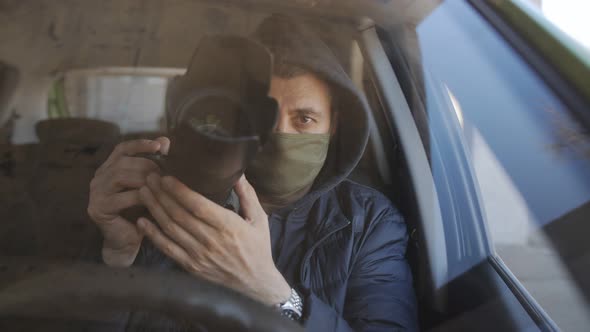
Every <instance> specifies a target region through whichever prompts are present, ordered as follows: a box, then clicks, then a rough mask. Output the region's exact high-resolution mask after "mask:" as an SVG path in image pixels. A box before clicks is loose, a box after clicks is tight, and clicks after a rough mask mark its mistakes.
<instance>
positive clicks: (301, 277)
mask: <svg viewBox="0 0 590 332" xmlns="http://www.w3.org/2000/svg"><path fill="white" fill-rule="evenodd" d="M350 224H351V222H350V220H348V219H346V224H342V225H339V226H338V227H335V228H334V229H332V230H330V232H328V233H326V235H324V236H322V237H321V238H320V239H319V241H317V242H316V243H314V245H313V246H311V248H309V250H308V251H307V252H306V253H305V256H303V264H301V271H299V280H301V282H303V280H304V275H303V271H306V269H307V265H308V264H309V260H310V259H311V255H312V254H313V251H314V250H316V249H317V248H318V247H319V246H320V245H321V244H322V243H323V242H324V241H326V239H328V238H329V237H330V236H332V235H333V234H335V233H336V232H339V231H341V230H343V229H345V228H346V227H347V226H348V225H350Z"/></svg>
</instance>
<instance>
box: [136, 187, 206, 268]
mask: <svg viewBox="0 0 590 332" xmlns="http://www.w3.org/2000/svg"><path fill="white" fill-rule="evenodd" d="M139 196H140V200H141V202H142V203H143V204H144V205H145V206H146V207H147V208H148V210H149V211H150V213H151V215H152V216H153V217H154V219H156V222H157V223H158V225H160V228H161V229H162V231H163V232H164V234H166V235H167V236H168V237H169V238H170V239H172V240H174V241H175V242H176V243H178V244H179V245H180V246H181V247H182V248H183V249H184V250H185V251H186V252H188V253H189V255H191V256H193V257H197V256H198V255H199V254H200V253H202V252H203V251H202V250H203V249H202V248H203V245H202V244H201V243H199V239H197V238H195V237H194V236H192V235H191V234H189V233H188V232H187V231H186V230H185V229H183V228H182V227H181V226H180V225H178V224H177V223H176V222H175V221H174V220H173V219H172V218H171V217H170V216H169V215H168V214H167V213H166V211H165V210H164V208H163V207H162V205H161V204H160V203H159V202H158V201H157V199H156V198H155V196H154V195H153V193H152V192H151V190H150V189H149V188H147V187H142V188H141V189H140V190H139ZM201 239H203V240H207V238H201Z"/></svg>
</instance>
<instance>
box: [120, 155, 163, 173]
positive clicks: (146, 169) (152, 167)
mask: <svg viewBox="0 0 590 332" xmlns="http://www.w3.org/2000/svg"><path fill="white" fill-rule="evenodd" d="M111 168H112V169H117V170H127V171H134V172H138V173H141V174H143V175H144V176H145V177H147V176H148V175H149V174H150V173H152V172H157V171H159V170H160V167H158V165H157V164H156V163H155V162H153V161H151V160H149V159H147V158H141V157H121V158H120V159H119V160H117V161H116V162H115V163H114V164H113V166H112V167H111Z"/></svg>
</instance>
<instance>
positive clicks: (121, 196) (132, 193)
mask: <svg viewBox="0 0 590 332" xmlns="http://www.w3.org/2000/svg"><path fill="white" fill-rule="evenodd" d="M140 204H141V201H140V199H139V190H129V191H124V192H122V193H118V194H113V195H111V196H109V198H108V199H106V200H105V206H104V208H105V210H104V212H105V213H108V214H119V212H121V211H122V210H124V209H127V208H130V207H132V206H136V205H140Z"/></svg>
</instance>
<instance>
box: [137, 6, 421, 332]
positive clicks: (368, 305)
mask: <svg viewBox="0 0 590 332" xmlns="http://www.w3.org/2000/svg"><path fill="white" fill-rule="evenodd" d="M253 38H254V39H255V40H257V41H258V42H260V43H262V44H263V45H264V46H266V47H267V48H268V49H269V50H270V52H271V53H272V54H273V58H274V61H275V63H278V62H282V63H286V64H294V65H297V66H299V67H303V68H305V69H307V70H309V71H311V72H313V73H314V74H316V75H317V76H318V77H320V78H321V79H323V80H324V81H326V82H327V83H328V84H329V85H330V87H331V92H332V94H333V99H335V100H336V102H337V106H336V111H337V112H338V116H337V119H338V124H337V131H336V134H335V137H333V138H332V139H331V142H330V147H329V150H328V157H327V159H326V162H325V164H324V167H323V169H322V171H321V172H320V174H319V175H318V176H317V177H316V179H315V181H314V184H313V186H312V187H311V189H310V191H309V192H308V193H307V194H306V195H304V196H303V197H302V198H300V199H299V200H297V201H296V202H294V203H293V204H291V205H290V206H286V207H284V208H281V209H279V210H276V211H273V212H272V213H271V214H270V215H269V227H270V232H271V245H272V254H273V258H274V260H275V264H276V266H277V268H278V270H279V271H280V272H281V273H282V274H283V276H284V277H285V279H286V280H287V282H288V283H289V284H290V285H291V286H292V287H293V288H294V289H296V290H297V291H298V293H299V294H301V295H302V298H303V302H304V315H303V322H302V323H303V325H304V326H305V327H306V329H307V330H309V331H352V330H356V331H391V330H416V329H417V318H416V300H415V296H414V292H413V286H412V276H411V273H410V269H409V266H408V264H407V262H406V260H405V250H406V244H407V233H406V225H405V222H404V220H403V218H402V216H401V215H400V214H399V212H398V211H397V209H396V208H395V207H394V206H393V205H392V204H391V202H390V201H389V200H388V199H387V198H386V197H385V196H383V195H382V194H380V193H379V192H377V191H376V190H373V189H371V188H368V187H365V186H362V185H359V184H357V183H354V182H352V181H350V180H348V179H347V177H348V176H349V175H350V173H351V172H352V170H353V169H354V168H355V167H356V165H357V163H358V162H359V160H360V158H361V157H362V155H363V152H364V149H365V145H366V143H367V139H368V133H369V126H368V120H367V117H368V112H369V106H368V104H367V102H366V100H365V98H364V97H363V96H362V95H361V94H360V93H359V92H358V91H357V89H356V88H355V87H354V85H353V83H352V81H351V80H350V79H349V77H348V76H347V74H346V73H345V71H344V70H343V68H342V67H341V66H340V64H339V62H338V59H337V58H336V57H335V56H334V54H333V53H332V51H331V50H330V49H329V48H328V46H327V45H326V44H325V43H323V42H322V41H321V39H319V37H318V36H317V35H316V34H315V33H314V32H313V31H312V30H311V29H309V28H308V27H306V26H305V25H303V24H301V23H299V22H297V21H295V20H293V19H291V18H288V17H285V16H281V15H272V16H270V17H268V18H267V19H265V20H264V21H263V22H262V23H261V24H260V26H259V27H258V28H257V30H256V32H255V33H254V35H253ZM144 242H146V240H144ZM136 265H142V266H150V267H157V268H161V269H173V268H174V269H178V267H177V266H176V265H175V264H174V263H173V262H172V261H170V260H169V259H167V258H166V257H165V256H163V255H162V254H161V253H159V252H157V250H153V248H151V249H150V244H149V242H148V243H144V245H142V250H140V253H139V255H138V257H137V259H136ZM162 319H163V318H162ZM162 319H160V318H155V317H154V315H147V314H142V313H134V314H132V315H131V317H130V321H129V326H128V329H127V330H144V329H148V330H149V329H150V328H154V327H155V326H158V327H163V326H167V329H171V326H170V325H174V324H177V323H174V322H171V321H170V322H166V321H163V320H162ZM174 326H177V327H178V329H177V330H182V329H183V328H182V327H181V326H179V325H174Z"/></svg>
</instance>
